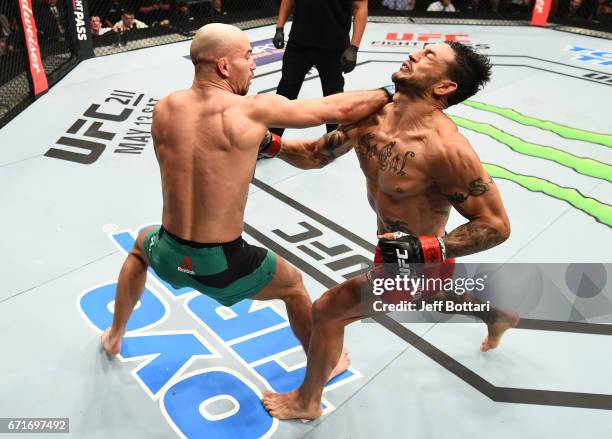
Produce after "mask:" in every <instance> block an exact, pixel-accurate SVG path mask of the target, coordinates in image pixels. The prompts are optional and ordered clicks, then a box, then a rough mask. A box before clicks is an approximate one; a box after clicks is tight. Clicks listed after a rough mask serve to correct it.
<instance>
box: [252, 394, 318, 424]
mask: <svg viewBox="0 0 612 439" xmlns="http://www.w3.org/2000/svg"><path fill="white" fill-rule="evenodd" d="M262 402H263V405H264V407H265V408H266V410H268V412H270V415H272V416H274V417H275V418H277V419H316V418H318V417H319V416H321V414H322V413H323V410H322V409H321V404H320V403H314V404H310V405H308V404H305V403H304V402H303V401H301V399H300V398H299V393H298V391H297V390H294V391H293V392H289V393H274V392H270V391H267V392H264V394H263V399H262Z"/></svg>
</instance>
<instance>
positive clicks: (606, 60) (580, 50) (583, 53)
mask: <svg viewBox="0 0 612 439" xmlns="http://www.w3.org/2000/svg"><path fill="white" fill-rule="evenodd" d="M565 50H567V51H569V52H572V53H574V58H573V59H574V60H576V61H580V62H587V63H592V64H598V65H600V66H612V52H607V51H605V50H596V49H589V48H587V47H582V46H569V47H567V48H566V49H565Z"/></svg>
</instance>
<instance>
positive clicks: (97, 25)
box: [89, 15, 112, 38]
mask: <svg viewBox="0 0 612 439" xmlns="http://www.w3.org/2000/svg"><path fill="white" fill-rule="evenodd" d="M89 28H90V29H91V35H93V37H94V38H95V37H99V36H101V35H104V34H105V33H106V32H109V31H111V30H112V29H111V28H110V27H102V20H101V19H100V17H98V16H97V15H92V16H91V18H90V19H89Z"/></svg>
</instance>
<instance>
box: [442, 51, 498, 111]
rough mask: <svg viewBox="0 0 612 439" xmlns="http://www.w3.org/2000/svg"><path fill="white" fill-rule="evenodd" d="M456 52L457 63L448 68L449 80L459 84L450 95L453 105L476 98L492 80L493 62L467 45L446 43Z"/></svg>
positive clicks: (450, 102)
mask: <svg viewBox="0 0 612 439" xmlns="http://www.w3.org/2000/svg"><path fill="white" fill-rule="evenodd" d="M446 44H448V45H449V46H450V47H451V49H453V51H454V52H455V62H454V63H452V64H449V66H448V72H447V73H448V76H449V79H450V80H451V81H453V82H456V83H457V90H456V91H454V92H453V93H452V94H451V95H449V97H448V100H447V103H448V106H449V107H450V106H451V105H455V104H458V103H460V102H463V101H465V100H466V99H467V98H470V97H472V96H474V95H475V94H476V93H477V92H478V90H480V89H481V88H483V87H484V85H485V84H486V83H487V82H489V79H491V61H489V58H487V57H486V56H484V55H481V54H480V53H478V52H476V51H474V49H472V48H471V47H469V46H466V45H465V44H461V43H458V42H456V41H446Z"/></svg>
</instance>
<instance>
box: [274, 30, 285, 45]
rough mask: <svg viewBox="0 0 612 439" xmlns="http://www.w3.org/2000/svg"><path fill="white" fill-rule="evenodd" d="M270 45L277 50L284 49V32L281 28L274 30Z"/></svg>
mask: <svg viewBox="0 0 612 439" xmlns="http://www.w3.org/2000/svg"><path fill="white" fill-rule="evenodd" d="M272 44H274V47H276V48H277V49H282V48H283V47H285V31H284V30H283V28H282V27H277V28H276V33H275V34H274V38H273V39H272Z"/></svg>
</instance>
